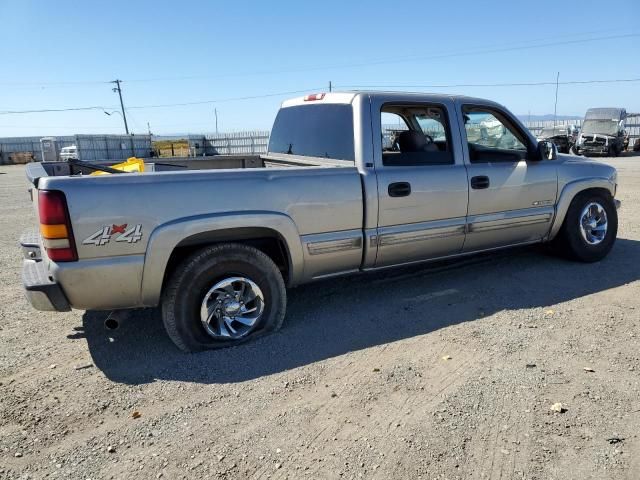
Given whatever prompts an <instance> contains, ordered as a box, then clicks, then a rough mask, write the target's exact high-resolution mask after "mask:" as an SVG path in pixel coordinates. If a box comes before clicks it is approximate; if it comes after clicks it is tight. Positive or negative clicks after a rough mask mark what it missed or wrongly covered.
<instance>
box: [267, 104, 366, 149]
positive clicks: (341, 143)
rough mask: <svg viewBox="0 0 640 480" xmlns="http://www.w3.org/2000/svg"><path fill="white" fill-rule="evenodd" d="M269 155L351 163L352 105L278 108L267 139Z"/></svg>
mask: <svg viewBox="0 0 640 480" xmlns="http://www.w3.org/2000/svg"><path fill="white" fill-rule="evenodd" d="M268 150H269V152H270V153H284V154H288V155H300V156H303V157H321V158H332V159H337V160H351V161H354V148H353V110H352V107H351V105H342V104H324V105H317V104H316V105H299V106H295V107H285V108H281V109H280V111H279V112H278V115H277V116H276V119H275V122H274V123H273V129H272V130H271V137H270V138H269V149H268Z"/></svg>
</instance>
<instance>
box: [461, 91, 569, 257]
mask: <svg viewBox="0 0 640 480" xmlns="http://www.w3.org/2000/svg"><path fill="white" fill-rule="evenodd" d="M459 108H460V114H461V118H462V119H463V123H464V131H463V134H464V135H466V141H465V143H464V147H465V149H466V151H465V161H466V162H467V170H468V175H469V187H470V188H469V212H468V219H467V223H468V225H467V236H466V240H465V244H464V248H463V251H465V252H470V251H475V250H484V249H490V248H495V247H502V246H507V245H514V244H519V243H526V242H534V241H537V240H540V239H542V238H543V237H544V236H545V235H546V234H547V233H548V231H549V228H550V227H551V220H552V218H553V214H554V206H555V202H556V196H557V189H558V178H557V164H558V161H556V160H542V161H538V160H535V159H533V155H535V150H536V145H535V144H534V143H533V142H532V141H531V139H530V138H529V136H528V135H527V133H526V132H525V131H524V129H523V127H522V126H521V125H520V124H519V123H518V122H517V121H516V120H515V119H514V118H513V117H512V116H511V115H510V114H509V113H508V112H506V111H504V110H502V109H500V108H498V107H496V106H494V105H477V104H464V103H462V104H460V105H459Z"/></svg>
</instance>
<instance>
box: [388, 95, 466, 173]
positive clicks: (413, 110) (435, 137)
mask: <svg viewBox="0 0 640 480" xmlns="http://www.w3.org/2000/svg"><path fill="white" fill-rule="evenodd" d="M380 126H381V130H382V163H383V165H385V166H418V165H425V166H428V165H448V164H452V163H454V161H453V152H452V150H451V141H450V133H449V126H448V122H447V118H446V113H445V110H444V108H442V107H440V106H435V105H433V106H430V105H385V106H383V107H382V111H381V113H380Z"/></svg>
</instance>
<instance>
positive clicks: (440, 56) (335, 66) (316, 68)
mask: <svg viewBox="0 0 640 480" xmlns="http://www.w3.org/2000/svg"><path fill="white" fill-rule="evenodd" d="M631 37H640V33H630V34H622V35H609V36H603V37H593V38H585V39H577V40H567V41H561V42H546V43H539V44H534V45H521V46H510V47H499V48H492V47H489V48H487V47H484V48H483V47H481V48H480V49H476V50H470V51H469V50H468V51H458V52H451V53H442V54H435V55H427V56H406V57H397V56H396V57H393V58H385V59H380V60H371V61H366V62H359V63H343V64H333V65H317V66H313V67H298V68H291V69H284V70H263V71H255V72H242V73H228V74H221V75H209V76H198V75H194V76H177V77H164V78H163V77H156V78H142V79H131V80H127V81H128V82H157V81H177V80H193V79H205V78H227V77H242V76H249V75H251V76H255V75H278V74H283V73H299V72H312V71H322V70H334V69H343V68H354V67H368V66H376V65H389V64H398V63H407V62H413V61H420V60H436V59H444V58H455V57H464V56H473V55H480V54H487V53H502V52H512V51H519V50H531V49H536V48H544V47H555V46H559V45H574V44H579V43H589V42H596V41H600V40H614V39H621V38H631Z"/></svg>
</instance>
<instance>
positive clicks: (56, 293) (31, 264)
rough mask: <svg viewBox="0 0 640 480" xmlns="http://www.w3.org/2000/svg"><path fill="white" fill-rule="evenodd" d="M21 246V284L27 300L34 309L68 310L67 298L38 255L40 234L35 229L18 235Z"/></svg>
mask: <svg viewBox="0 0 640 480" xmlns="http://www.w3.org/2000/svg"><path fill="white" fill-rule="evenodd" d="M20 246H21V247H22V255H23V256H24V260H23V261H22V286H23V287H24V291H25V294H26V296H27V300H29V303H30V304H31V305H32V306H33V308H35V309H36V310H42V311H45V312H68V311H69V310H71V306H70V305H69V300H67V297H66V296H65V294H64V292H63V291H62V288H60V285H59V284H58V283H57V282H55V281H54V280H53V279H52V277H51V276H50V275H49V272H48V271H47V268H46V266H45V264H44V262H43V261H42V257H41V255H40V236H39V235H38V232H37V231H35V230H32V231H28V232H25V233H23V234H22V236H21V237H20Z"/></svg>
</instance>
